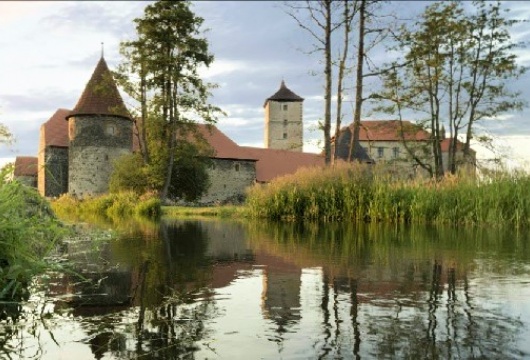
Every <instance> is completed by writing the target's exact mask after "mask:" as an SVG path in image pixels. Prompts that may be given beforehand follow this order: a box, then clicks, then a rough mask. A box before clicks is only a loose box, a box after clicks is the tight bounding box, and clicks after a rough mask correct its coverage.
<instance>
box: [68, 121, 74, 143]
mask: <svg viewBox="0 0 530 360" xmlns="http://www.w3.org/2000/svg"><path fill="white" fill-rule="evenodd" d="M68 125H69V126H68V135H69V136H70V139H73V138H74V137H75V120H70V121H68Z"/></svg>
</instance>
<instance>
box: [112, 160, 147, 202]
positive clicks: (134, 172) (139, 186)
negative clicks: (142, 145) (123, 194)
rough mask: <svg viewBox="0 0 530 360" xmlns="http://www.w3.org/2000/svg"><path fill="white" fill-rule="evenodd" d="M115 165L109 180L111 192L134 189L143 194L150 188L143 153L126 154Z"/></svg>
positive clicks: (133, 190)
mask: <svg viewBox="0 0 530 360" xmlns="http://www.w3.org/2000/svg"><path fill="white" fill-rule="evenodd" d="M113 166H114V167H113V171H112V175H111V178H110V182H109V191H110V192H111V193H117V192H120V191H132V192H135V193H137V194H141V193H144V192H146V191H147V190H148V189H149V179H148V176H147V172H146V167H145V166H144V161H143V159H142V155H141V154H138V153H135V154H129V155H124V156H122V157H120V158H119V159H117V160H116V161H115V162H114V164H113Z"/></svg>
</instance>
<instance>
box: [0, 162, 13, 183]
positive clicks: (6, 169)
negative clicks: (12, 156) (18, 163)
mask: <svg viewBox="0 0 530 360" xmlns="http://www.w3.org/2000/svg"><path fill="white" fill-rule="evenodd" d="M14 171H15V163H12V162H11V163H7V164H5V165H4V166H2V168H0V184H5V183H7V182H8V181H9V180H11V178H12V177H13V172H14Z"/></svg>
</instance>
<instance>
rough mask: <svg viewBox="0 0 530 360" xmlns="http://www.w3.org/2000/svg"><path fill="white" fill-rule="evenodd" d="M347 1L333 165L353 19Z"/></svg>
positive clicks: (345, 2) (339, 75)
mask: <svg viewBox="0 0 530 360" xmlns="http://www.w3.org/2000/svg"><path fill="white" fill-rule="evenodd" d="M348 4H349V3H348V1H344V13H343V14H344V19H343V21H344V48H343V49H342V55H341V58H340V62H339V74H338V79H337V120H336V123H335V146H334V151H333V158H332V162H333V163H334V162H335V160H336V159H337V156H338V151H339V146H338V145H339V144H338V140H339V135H340V126H341V122H342V99H343V85H342V84H343V80H344V72H345V70H346V60H347V58H348V48H349V45H350V32H351V21H352V18H353V13H354V11H353V12H352V14H350V7H349V6H348Z"/></svg>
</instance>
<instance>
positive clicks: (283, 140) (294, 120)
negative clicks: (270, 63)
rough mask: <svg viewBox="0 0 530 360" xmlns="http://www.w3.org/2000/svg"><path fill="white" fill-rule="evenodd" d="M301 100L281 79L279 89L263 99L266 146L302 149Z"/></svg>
mask: <svg viewBox="0 0 530 360" xmlns="http://www.w3.org/2000/svg"><path fill="white" fill-rule="evenodd" d="M303 101H304V99H303V98H301V97H300V96H298V95H296V94H295V93H294V92H292V91H291V90H289V89H288V88H287V86H285V82H284V81H283V80H282V83H281V85H280V89H279V90H278V91H277V92H276V93H275V94H274V95H272V96H271V97H269V98H268V99H267V100H265V104H264V105H263V107H264V108H265V147H266V148H270V149H282V150H292V151H300V152H301V151H302V150H303V145H304V127H303V115H302V114H303V107H302V103H303Z"/></svg>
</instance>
